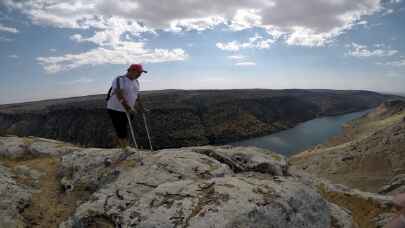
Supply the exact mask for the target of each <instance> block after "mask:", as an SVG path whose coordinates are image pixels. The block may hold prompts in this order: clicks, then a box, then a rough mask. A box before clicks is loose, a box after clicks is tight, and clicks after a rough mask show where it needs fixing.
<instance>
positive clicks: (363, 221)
mask: <svg viewBox="0 0 405 228" xmlns="http://www.w3.org/2000/svg"><path fill="white" fill-rule="evenodd" d="M319 190H320V192H321V195H322V196H323V197H324V198H325V199H326V200H328V201H329V202H332V203H334V204H336V205H338V206H340V207H343V208H347V209H349V210H350V211H351V212H352V217H353V222H354V223H355V224H357V226H358V227H359V228H377V227H378V226H377V224H375V222H373V219H374V218H375V217H377V216H378V215H381V214H383V213H396V212H397V210H396V209H395V208H393V207H387V208H383V207H381V205H380V204H378V203H377V202H375V201H373V200H371V199H364V198H360V197H356V196H353V195H350V194H345V193H338V192H329V191H327V190H326V189H325V187H322V186H320V187H319Z"/></svg>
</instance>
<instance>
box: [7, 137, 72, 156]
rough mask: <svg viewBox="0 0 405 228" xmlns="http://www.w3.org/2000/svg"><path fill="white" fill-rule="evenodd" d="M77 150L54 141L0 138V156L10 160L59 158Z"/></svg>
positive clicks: (29, 138) (28, 138) (66, 144)
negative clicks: (38, 157)
mask: <svg viewBox="0 0 405 228" xmlns="http://www.w3.org/2000/svg"><path fill="white" fill-rule="evenodd" d="M77 149H78V148H77V147H75V146H73V145H71V144H68V143H63V142H60V141H56V140H50V139H43V138H33V137H26V138H21V137H13V136H8V137H0V156H1V157H5V158H11V159H19V158H25V159H26V158H29V157H37V156H44V155H49V156H61V155H63V154H67V153H70V152H72V151H74V150H77Z"/></svg>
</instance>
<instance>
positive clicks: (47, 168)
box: [0, 137, 395, 228]
mask: <svg viewBox="0 0 405 228" xmlns="http://www.w3.org/2000/svg"><path fill="white" fill-rule="evenodd" d="M141 154H142V158H143V161H144V164H143V165H141V164H140V162H139V159H140V155H141ZM0 171H1V172H0V216H1V218H2V219H1V220H0V227H22V228H23V227H37V228H38V227H44V228H45V227H47V228H48V227H59V228H73V227H75V228H77V227H83V228H84V227H170V228H174V227H201V228H202V227H216V228H226V227H229V228H231V227H232V228H234V227H252V228H253V227H257V228H259V227H274V228H289V227H294V228H301V227H302V228H304V227H306V228H307V227H311V228H317V227H319V228H328V227H330V228H354V227H360V228H363V227H364V228H373V227H382V226H383V225H384V224H385V223H386V222H387V219H389V218H390V217H391V216H392V214H393V213H394V212H395V209H394V208H393V206H392V204H391V200H392V198H391V197H390V196H383V195H378V194H373V193H367V192H362V191H359V190H352V189H350V188H347V187H344V186H342V185H334V184H331V183H330V182H328V181H326V180H322V179H319V178H316V177H313V176H310V175H307V174H305V173H304V172H302V171H301V170H296V169H295V168H293V167H290V166H289V165H288V164H287V161H286V159H285V158H284V157H283V156H281V155H278V154H275V153H273V152H271V151H268V150H263V149H257V148H252V147H251V148H240V147H230V146H218V147H215V146H204V147H188V148H180V149H165V150H159V151H155V152H150V151H140V150H134V149H128V150H126V151H124V150H120V149H100V148H81V147H76V146H74V145H71V144H67V143H63V142H59V141H54V140H48V139H42V138H33V137H30V138H19V137H0Z"/></svg>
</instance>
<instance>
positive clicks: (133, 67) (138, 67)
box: [128, 64, 148, 73]
mask: <svg viewBox="0 0 405 228" xmlns="http://www.w3.org/2000/svg"><path fill="white" fill-rule="evenodd" d="M130 70H135V71H138V72H143V73H148V71H146V70H144V69H143V66H142V64H132V65H131V66H129V68H128V71H130Z"/></svg>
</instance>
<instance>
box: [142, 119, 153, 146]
mask: <svg viewBox="0 0 405 228" xmlns="http://www.w3.org/2000/svg"><path fill="white" fill-rule="evenodd" d="M142 117H143V122H144V123H145V129H146V134H147V136H148V140H149V148H150V150H151V151H153V146H152V140H151V138H150V129H149V125H148V120H147V119H146V114H145V112H142Z"/></svg>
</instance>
